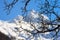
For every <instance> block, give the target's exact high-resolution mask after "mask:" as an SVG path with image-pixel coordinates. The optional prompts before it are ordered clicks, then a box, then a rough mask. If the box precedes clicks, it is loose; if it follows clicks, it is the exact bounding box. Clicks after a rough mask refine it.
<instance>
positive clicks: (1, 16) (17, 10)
mask: <svg viewBox="0 0 60 40" xmlns="http://www.w3.org/2000/svg"><path fill="white" fill-rule="evenodd" d="M11 1H12V0H8V3H10V2H11ZM35 2H36V1H35ZM35 2H34V0H32V1H30V3H29V5H28V6H27V9H28V10H30V9H34V10H36V11H39V10H37V9H38V8H37V5H38V4H37V3H38V2H36V3H35ZM42 3H43V2H42ZM23 5H24V3H22V2H20V0H19V2H18V3H16V5H14V7H13V9H12V10H11V13H10V14H9V15H7V13H6V11H4V10H3V9H4V6H5V5H4V1H3V0H0V20H12V19H13V18H15V17H16V16H17V15H21V14H22V12H21V7H22V6H23ZM59 5H60V3H59ZM55 11H57V12H58V14H60V9H59V8H56V9H55Z"/></svg>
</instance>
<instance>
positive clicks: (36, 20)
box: [0, 10, 52, 40]
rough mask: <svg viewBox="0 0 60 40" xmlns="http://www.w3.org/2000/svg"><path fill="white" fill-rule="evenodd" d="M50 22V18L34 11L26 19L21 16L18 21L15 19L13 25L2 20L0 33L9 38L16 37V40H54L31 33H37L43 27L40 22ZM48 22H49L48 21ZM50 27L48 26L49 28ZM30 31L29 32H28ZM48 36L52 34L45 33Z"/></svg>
mask: <svg viewBox="0 0 60 40" xmlns="http://www.w3.org/2000/svg"><path fill="white" fill-rule="evenodd" d="M41 16H42V17H43V20H44V21H46V20H48V21H49V18H48V17H47V16H45V15H43V14H40V15H39V14H38V13H36V12H35V11H34V10H32V11H31V13H30V14H28V15H27V16H26V17H25V18H24V19H23V16H21V15H19V16H18V17H17V18H16V19H14V22H13V23H9V22H8V21H1V20H0V32H2V33H4V34H5V35H7V36H9V37H11V36H12V37H15V40H18V39H20V40H21V39H24V40H40V39H41V40H52V39H51V38H45V37H43V36H41V35H42V34H41V33H40V34H31V33H30V32H33V33H36V30H35V28H36V29H38V30H41V29H39V27H41V26H42V24H41V22H40V20H41V19H42V18H41ZM46 22H47V21H46ZM33 26H34V27H35V28H34V27H33ZM47 27H48V26H47ZM28 31H29V32H28ZM46 34H50V33H49V32H48V33H45V35H46Z"/></svg>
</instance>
